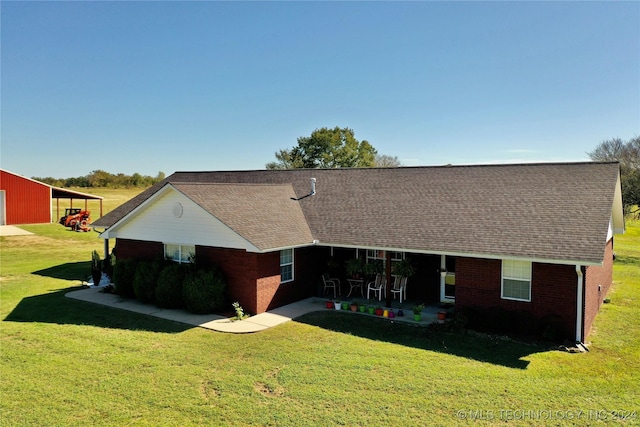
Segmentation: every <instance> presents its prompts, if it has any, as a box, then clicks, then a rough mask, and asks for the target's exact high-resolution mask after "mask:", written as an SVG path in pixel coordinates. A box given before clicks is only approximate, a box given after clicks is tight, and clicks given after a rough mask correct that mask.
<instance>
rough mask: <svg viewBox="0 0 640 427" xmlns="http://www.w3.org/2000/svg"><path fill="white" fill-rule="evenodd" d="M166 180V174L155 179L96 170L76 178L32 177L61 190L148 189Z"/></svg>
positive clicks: (162, 173)
mask: <svg viewBox="0 0 640 427" xmlns="http://www.w3.org/2000/svg"><path fill="white" fill-rule="evenodd" d="M164 178H165V174H164V172H158V174H157V175H156V176H155V177H153V176H149V175H140V174H139V173H137V172H136V173H134V174H133V175H125V174H123V173H119V174H112V173H109V172H105V171H103V170H95V171H93V172H91V173H89V175H85V176H79V177H75V178H52V177H45V178H39V177H32V179H35V180H36V181H40V182H44V183H45V184H49V185H53V186H54V187H61V188H69V187H85V188H98V187H101V188H132V187H140V188H146V187H150V186H152V185H153V184H156V183H158V182H160V181H162V180H163V179H164Z"/></svg>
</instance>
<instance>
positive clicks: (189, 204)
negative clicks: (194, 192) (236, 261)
mask: <svg viewBox="0 0 640 427" xmlns="http://www.w3.org/2000/svg"><path fill="white" fill-rule="evenodd" d="M106 233H107V236H104V237H108V238H114V237H115V238H121V239H133V240H144V241H153V242H163V243H174V244H181V245H201V246H214V247H222V248H233V249H245V250H247V251H249V252H258V249H257V248H256V247H255V246H253V245H252V244H251V243H250V242H249V241H247V240H246V239H244V238H243V237H242V236H240V235H239V234H237V233H236V232H235V231H233V230H232V229H231V228H229V227H227V226H226V225H225V224H223V223H222V222H221V221H219V220H218V219H217V218H215V217H214V216H212V215H211V214H209V213H208V212H206V211H205V210H204V209H202V208H201V207H200V206H199V205H197V204H196V203H195V202H193V201H192V200H191V199H189V198H188V197H186V196H185V195H183V194H182V193H180V192H179V191H177V190H176V189H175V188H173V187H172V186H171V185H168V186H167V187H165V188H164V189H162V190H160V191H159V192H157V193H156V194H154V195H153V196H152V197H151V198H150V199H148V200H147V202H145V203H143V204H142V205H141V206H139V207H138V209H136V210H135V211H133V212H132V213H131V214H130V215H128V216H127V217H125V218H123V219H122V220H120V221H119V222H118V223H116V224H114V225H113V227H111V228H110V229H108V230H107V232H106Z"/></svg>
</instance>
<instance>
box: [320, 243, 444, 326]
mask: <svg viewBox="0 0 640 427" xmlns="http://www.w3.org/2000/svg"><path fill="white" fill-rule="evenodd" d="M328 251H329V253H328V254H327V258H326V269H325V271H324V272H323V280H322V296H323V297H326V298H330V299H340V300H341V302H349V303H350V302H352V301H356V302H358V303H361V304H366V305H373V306H380V307H386V308H388V309H394V310H397V309H398V308H400V307H402V309H403V311H404V312H405V313H406V312H407V311H409V312H411V314H412V313H413V312H412V308H413V307H414V306H416V305H420V304H422V305H424V306H425V307H428V308H429V310H431V311H433V312H434V313H435V314H437V312H438V311H440V310H443V309H450V308H452V307H453V304H454V302H455V261H456V258H455V257H452V256H446V255H436V254H427V253H415V252H403V251H398V250H385V249H367V248H337V247H331V248H328ZM356 265H359V267H354V266H356ZM358 268H359V269H360V270H358ZM327 280H330V281H333V286H332V284H331V283H326V281H327Z"/></svg>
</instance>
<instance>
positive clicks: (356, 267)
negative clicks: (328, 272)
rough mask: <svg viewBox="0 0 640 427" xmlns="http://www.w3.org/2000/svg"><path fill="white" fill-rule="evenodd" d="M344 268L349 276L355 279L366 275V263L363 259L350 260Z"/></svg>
mask: <svg viewBox="0 0 640 427" xmlns="http://www.w3.org/2000/svg"><path fill="white" fill-rule="evenodd" d="M344 267H345V270H346V271H347V274H348V275H349V276H351V277H353V278H354V279H359V278H360V277H362V274H363V273H364V261H363V260H362V259H361V258H352V259H348V260H347V261H346V262H345V266H344Z"/></svg>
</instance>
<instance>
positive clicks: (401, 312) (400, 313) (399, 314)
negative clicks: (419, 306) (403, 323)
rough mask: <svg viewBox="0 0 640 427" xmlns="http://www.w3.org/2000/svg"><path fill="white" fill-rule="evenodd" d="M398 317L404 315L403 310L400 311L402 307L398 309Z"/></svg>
mask: <svg viewBox="0 0 640 427" xmlns="http://www.w3.org/2000/svg"><path fill="white" fill-rule="evenodd" d="M398 317H404V311H402V309H400V310H398Z"/></svg>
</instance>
